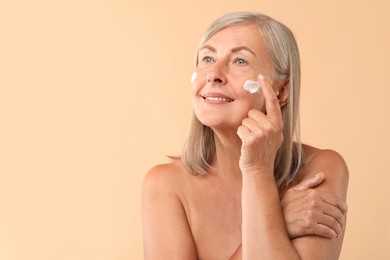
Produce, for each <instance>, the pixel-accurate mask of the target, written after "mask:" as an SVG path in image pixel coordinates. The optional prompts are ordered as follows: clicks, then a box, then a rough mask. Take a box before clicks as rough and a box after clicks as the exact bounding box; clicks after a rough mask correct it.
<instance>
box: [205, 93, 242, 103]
mask: <svg viewBox="0 0 390 260" xmlns="http://www.w3.org/2000/svg"><path fill="white" fill-rule="evenodd" d="M201 97H202V98H203V99H204V100H208V101H214V102H233V101H234V99H232V98H230V97H228V96H226V95H224V94H221V93H206V94H204V95H201Z"/></svg>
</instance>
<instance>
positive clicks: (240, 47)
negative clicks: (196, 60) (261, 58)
mask: <svg viewBox="0 0 390 260" xmlns="http://www.w3.org/2000/svg"><path fill="white" fill-rule="evenodd" d="M203 49H208V50H210V51H211V52H217V50H216V49H215V48H214V47H212V46H210V45H204V46H203V47H202V48H200V50H199V51H201V50H203ZM231 51H232V52H239V51H247V52H249V53H251V54H252V55H253V56H255V57H257V55H256V53H255V52H254V51H252V50H251V49H250V48H248V47H246V46H238V47H234V48H233V49H232V50H231Z"/></svg>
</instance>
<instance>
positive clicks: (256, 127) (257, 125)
mask: <svg viewBox="0 0 390 260" xmlns="http://www.w3.org/2000/svg"><path fill="white" fill-rule="evenodd" d="M257 112H259V113H260V114H258V115H256V116H254V115H253V109H252V110H251V111H249V116H248V117H247V118H245V119H244V120H242V125H243V126H246V127H247V128H248V129H249V131H251V132H259V131H261V130H262V129H272V124H271V122H269V120H268V119H267V117H266V115H264V114H263V113H261V112H260V111H257Z"/></svg>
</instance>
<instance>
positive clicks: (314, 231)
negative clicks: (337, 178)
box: [281, 173, 347, 239]
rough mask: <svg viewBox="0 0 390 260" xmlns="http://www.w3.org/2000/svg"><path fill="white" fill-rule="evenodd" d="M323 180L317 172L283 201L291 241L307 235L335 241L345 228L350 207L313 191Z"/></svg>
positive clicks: (325, 194)
mask: <svg viewBox="0 0 390 260" xmlns="http://www.w3.org/2000/svg"><path fill="white" fill-rule="evenodd" d="M323 180H324V174H323V173H318V174H317V175H315V176H313V177H312V178H310V179H307V180H304V181H302V182H301V183H299V184H297V185H296V186H293V187H292V188H290V189H289V190H287V192H286V194H285V195H284V196H283V198H282V201H281V206H282V211H283V215H284V220H285V223H286V227H287V232H288V235H289V237H290V239H293V238H297V237H300V236H305V235H318V236H322V237H326V238H336V237H337V236H339V235H340V234H341V233H342V231H343V229H344V228H345V221H346V220H345V215H346V212H347V205H346V204H345V203H343V202H341V201H340V200H339V199H338V198H337V197H336V196H335V195H333V194H331V193H327V192H324V191H320V190H316V189H313V188H315V187H316V186H318V185H319V184H321V183H322V181H323Z"/></svg>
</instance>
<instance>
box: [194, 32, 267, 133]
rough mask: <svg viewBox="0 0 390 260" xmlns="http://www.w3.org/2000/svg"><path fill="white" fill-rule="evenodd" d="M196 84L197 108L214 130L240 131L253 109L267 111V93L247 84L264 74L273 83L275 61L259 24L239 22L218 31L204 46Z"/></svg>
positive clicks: (198, 114) (195, 101) (200, 51)
mask: <svg viewBox="0 0 390 260" xmlns="http://www.w3.org/2000/svg"><path fill="white" fill-rule="evenodd" d="M198 61H199V63H198V65H197V67H196V70H195V72H196V74H197V77H196V79H195V80H194V81H193V82H192V85H193V106H194V111H195V114H196V116H197V118H198V119H199V121H200V122H202V123H203V124H204V125H207V126H209V127H211V128H213V129H217V128H225V129H226V128H232V129H233V130H235V131H236V130H237V127H238V126H240V125H241V122H242V120H243V119H244V118H246V117H247V115H248V111H249V110H250V109H253V108H256V109H259V110H261V111H263V112H264V110H265V108H264V98H263V94H262V92H261V88H260V91H258V92H257V93H255V94H250V93H249V92H247V91H246V90H244V88H243V85H244V83H245V82H246V81H247V80H248V79H251V80H257V76H258V75H259V74H263V75H264V77H265V81H266V82H267V84H272V83H271V81H272V79H271V75H272V60H271V57H270V56H269V54H268V51H267V47H266V44H265V42H264V40H263V39H262V37H261V35H260V33H259V31H258V29H257V28H256V26H255V25H236V26H231V27H227V28H225V29H223V30H221V31H219V32H217V33H216V34H215V35H214V36H213V37H211V38H210V39H209V40H208V41H207V42H205V44H204V45H203V46H202V47H201V48H200V50H199V53H198Z"/></svg>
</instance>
